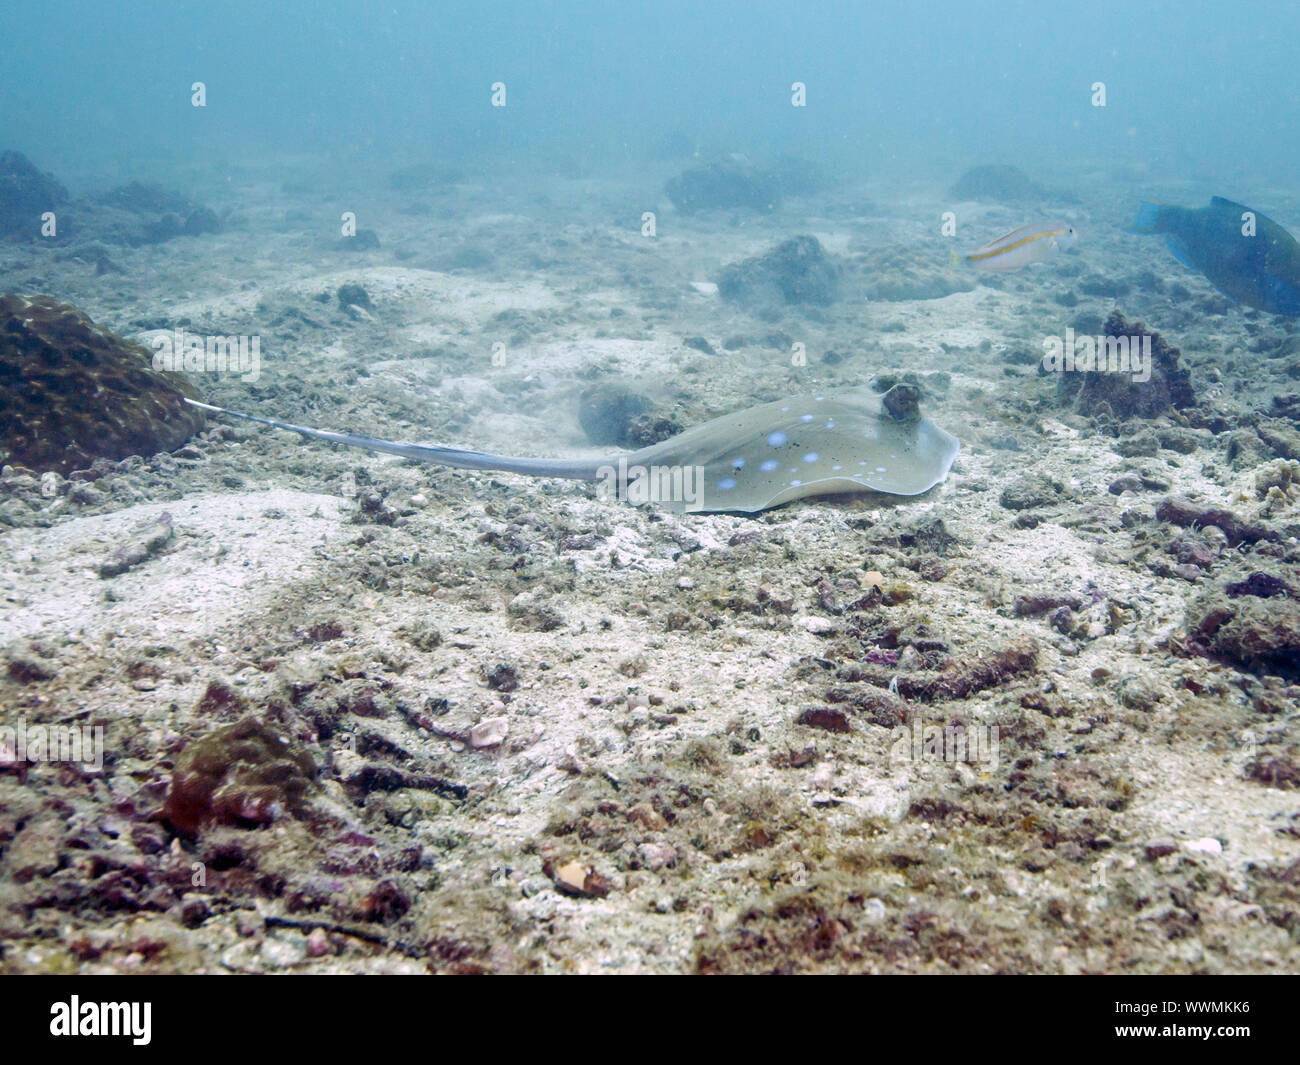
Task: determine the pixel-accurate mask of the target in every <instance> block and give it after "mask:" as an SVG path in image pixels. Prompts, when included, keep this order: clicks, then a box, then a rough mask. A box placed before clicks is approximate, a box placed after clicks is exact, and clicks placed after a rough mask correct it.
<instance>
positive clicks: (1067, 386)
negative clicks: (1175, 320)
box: [1056, 310, 1196, 420]
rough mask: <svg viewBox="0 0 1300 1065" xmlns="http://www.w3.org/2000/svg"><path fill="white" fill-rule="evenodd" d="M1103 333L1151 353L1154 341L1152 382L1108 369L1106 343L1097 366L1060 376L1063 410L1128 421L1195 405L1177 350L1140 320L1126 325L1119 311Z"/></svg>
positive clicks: (1151, 354)
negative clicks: (1069, 409)
mask: <svg viewBox="0 0 1300 1065" xmlns="http://www.w3.org/2000/svg"><path fill="white" fill-rule="evenodd" d="M1102 335H1103V336H1104V337H1126V338H1128V342H1129V344H1130V346H1131V345H1140V347H1141V350H1142V351H1146V350H1147V348H1148V341H1147V338H1150V342H1149V348H1150V363H1151V365H1150V366H1149V367H1148V369H1149V370H1150V378H1149V379H1148V380H1138V379H1137V376H1140V375H1135V374H1134V373H1131V372H1122V371H1121V372H1116V371H1114V370H1111V369H1108V368H1107V352H1106V350H1105V347H1104V345H1103V346H1102V347H1101V350H1100V351H1098V352H1097V353H1096V360H1095V361H1096V363H1097V365H1095V366H1094V367H1093V368H1090V369H1077V370H1075V371H1074V372H1067V373H1061V374H1058V375H1057V381H1056V389H1057V399H1058V401H1059V402H1060V403H1061V404H1062V405H1063V406H1065V405H1071V404H1072V405H1073V406H1074V408H1075V409H1076V410H1077V411H1079V413H1081V414H1088V415H1092V416H1094V417H1106V416H1107V415H1110V416H1113V417H1114V418H1117V419H1120V420H1124V419H1127V418H1133V417H1137V418H1153V417H1156V416H1157V415H1160V414H1164V413H1166V412H1167V411H1170V410H1183V409H1185V408H1188V407H1194V406H1195V405H1196V392H1195V390H1194V389H1193V388H1192V380H1191V373H1190V372H1189V371H1188V370H1187V368H1186V367H1184V366H1181V365H1179V351H1178V349H1177V348H1176V347H1174V346H1173V345H1172V344H1170V343H1168V342H1167V341H1165V339H1164V338H1163V337H1161V335H1160V334H1159V333H1153V332H1151V331H1149V330H1148V329H1147V328H1146V326H1145V325H1144V324H1143V323H1142V322H1130V321H1128V320H1127V319H1126V318H1125V317H1124V315H1123V314H1122V313H1121V312H1120V311H1118V310H1115V311H1111V313H1110V316H1109V317H1108V318H1107V319H1106V322H1105V324H1104V325H1103V326H1102Z"/></svg>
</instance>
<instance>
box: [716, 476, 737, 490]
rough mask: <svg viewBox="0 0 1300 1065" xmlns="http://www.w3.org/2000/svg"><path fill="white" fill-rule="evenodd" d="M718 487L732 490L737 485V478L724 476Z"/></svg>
mask: <svg viewBox="0 0 1300 1065" xmlns="http://www.w3.org/2000/svg"><path fill="white" fill-rule="evenodd" d="M718 487H719V488H721V489H722V490H723V491H724V492H730V491H731V490H732V489H733V488H735V487H736V478H734V477H724V478H722V480H720V481H719V482H718Z"/></svg>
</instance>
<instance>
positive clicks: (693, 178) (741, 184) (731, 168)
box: [664, 160, 781, 214]
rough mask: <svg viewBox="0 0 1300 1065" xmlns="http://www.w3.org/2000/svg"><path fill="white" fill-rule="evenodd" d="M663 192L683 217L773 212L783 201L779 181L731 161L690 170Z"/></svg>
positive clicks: (669, 184)
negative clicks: (741, 211) (722, 212)
mask: <svg viewBox="0 0 1300 1065" xmlns="http://www.w3.org/2000/svg"><path fill="white" fill-rule="evenodd" d="M664 191H665V192H666V193H667V195H668V199H669V200H671V201H672V204H673V206H674V207H676V208H677V210H679V211H681V212H682V213H683V214H693V213H694V212H696V211H703V210H719V209H723V210H726V209H730V208H735V207H749V208H753V209H754V210H756V211H771V210H773V209H774V208H775V207H776V206H777V204H778V203H780V201H781V183H780V181H779V179H777V178H776V177H774V176H773V175H772V174H769V173H766V172H765V171H762V170H759V169H757V168H755V167H752V166H749V165H748V164H745V163H740V162H735V161H732V160H727V161H725V162H718V163H710V164H708V165H707V166H701V167H695V168H694V169H691V170H687V171H685V172H683V173H681V174H679V175H678V176H677V177H675V178H673V179H672V180H671V181H669V182H668V184H667V185H666V186H665V187H664Z"/></svg>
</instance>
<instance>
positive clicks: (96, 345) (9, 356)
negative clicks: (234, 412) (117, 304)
mask: <svg viewBox="0 0 1300 1065" xmlns="http://www.w3.org/2000/svg"><path fill="white" fill-rule="evenodd" d="M184 396H189V397H191V398H193V399H197V398H198V395H197V393H195V392H194V391H193V389H192V388H191V387H190V385H189V384H188V383H187V382H186V381H185V380H184V379H183V378H181V377H178V376H177V375H175V374H170V373H165V372H163V371H160V370H155V369H154V368H153V365H152V356H151V355H150V353H149V352H148V350H147V349H145V348H144V347H142V346H141V345H139V344H136V343H134V342H132V341H129V340H125V339H123V338H122V337H119V336H116V335H114V334H113V333H110V332H109V331H108V330H106V329H102V328H100V327H99V326H97V325H95V323H94V322H92V321H91V320H90V319H89V318H87V317H86V316H85V315H84V314H82V313H81V312H80V311H78V310H77V309H76V308H75V307H72V306H70V305H68V304H66V303H58V302H56V301H55V300H53V299H51V298H49V297H48V296H37V297H34V298H32V299H26V298H24V297H22V296H16V295H7V296H0V464H4V463H15V464H18V465H21V466H27V467H29V468H31V469H33V470H38V471H44V470H58V471H59V472H60V473H65V474H66V473H68V472H70V471H72V470H75V469H83V468H85V467H88V466H89V465H90V464H91V462H93V461H94V460H95V459H97V458H105V459H112V460H117V459H123V458H126V456H128V455H152V454H154V453H155V452H158V451H170V450H172V449H174V448H178V447H180V446H181V445H182V444H183V443H185V441H186V440H188V439H189V438H190V437H191V436H193V435H194V433H196V432H197V431H198V430H199V428H200V427H201V426H202V425H203V415H202V413H201V412H200V411H198V410H197V409H196V408H194V407H190V406H187V405H186V404H185V403H184V402H183V398H182V397H184Z"/></svg>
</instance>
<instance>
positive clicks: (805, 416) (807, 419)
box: [799, 414, 812, 422]
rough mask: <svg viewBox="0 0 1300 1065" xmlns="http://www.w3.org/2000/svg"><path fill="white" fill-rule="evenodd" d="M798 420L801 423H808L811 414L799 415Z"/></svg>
mask: <svg viewBox="0 0 1300 1065" xmlns="http://www.w3.org/2000/svg"><path fill="white" fill-rule="evenodd" d="M799 420H800V421H801V422H810V421H812V415H811V414H801V415H799Z"/></svg>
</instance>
